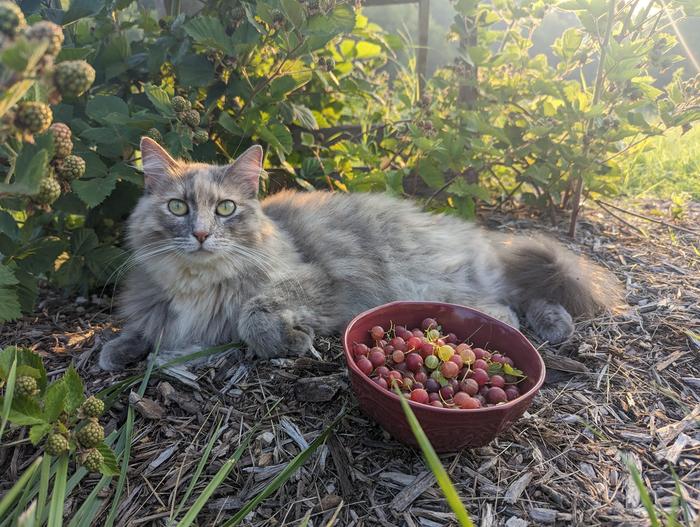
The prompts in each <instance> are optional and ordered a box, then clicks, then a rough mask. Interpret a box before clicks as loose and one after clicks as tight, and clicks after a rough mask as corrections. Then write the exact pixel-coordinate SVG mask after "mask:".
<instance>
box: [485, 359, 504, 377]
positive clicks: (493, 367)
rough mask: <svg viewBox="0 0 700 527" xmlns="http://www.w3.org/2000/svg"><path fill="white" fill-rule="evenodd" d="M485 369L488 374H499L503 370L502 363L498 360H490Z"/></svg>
mask: <svg viewBox="0 0 700 527" xmlns="http://www.w3.org/2000/svg"><path fill="white" fill-rule="evenodd" d="M486 371H487V372H488V374H489V375H496V374H500V373H501V372H502V371H503V364H501V363H500V362H492V363H491V364H489V367H488V369H487V370H486Z"/></svg>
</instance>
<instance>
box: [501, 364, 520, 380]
mask: <svg viewBox="0 0 700 527" xmlns="http://www.w3.org/2000/svg"><path fill="white" fill-rule="evenodd" d="M503 373H505V374H506V375H512V376H513V377H525V374H524V373H523V372H522V371H521V370H519V369H518V368H514V367H513V366H511V365H510V364H508V363H504V364H503Z"/></svg>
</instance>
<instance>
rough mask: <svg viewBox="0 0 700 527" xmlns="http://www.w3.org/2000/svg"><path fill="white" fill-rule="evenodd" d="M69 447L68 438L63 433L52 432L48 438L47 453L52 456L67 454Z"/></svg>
mask: <svg viewBox="0 0 700 527" xmlns="http://www.w3.org/2000/svg"><path fill="white" fill-rule="evenodd" d="M68 448H69V445H68V440H67V439H66V438H65V437H64V436H62V435H61V434H51V435H50V436H49V438H48V439H47V440H46V453H47V454H49V455H50V456H60V455H61V454H65V453H66V452H68Z"/></svg>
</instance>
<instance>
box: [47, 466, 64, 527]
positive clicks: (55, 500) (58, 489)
mask: <svg viewBox="0 0 700 527" xmlns="http://www.w3.org/2000/svg"><path fill="white" fill-rule="evenodd" d="M67 480H68V455H66V454H63V455H62V456H59V458H58V462H57V464H56V475H55V476H54V480H53V490H52V491H51V505H50V506H49V520H48V523H47V524H46V527H61V526H62V525H63V506H64V505H65V504H64V501H65V499H66V483H67Z"/></svg>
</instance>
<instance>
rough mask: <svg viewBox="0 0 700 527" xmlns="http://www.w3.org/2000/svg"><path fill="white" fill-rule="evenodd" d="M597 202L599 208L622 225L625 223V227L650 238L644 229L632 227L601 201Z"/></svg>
mask: <svg viewBox="0 0 700 527" xmlns="http://www.w3.org/2000/svg"><path fill="white" fill-rule="evenodd" d="M595 202H596V203H597V204H598V206H599V207H600V208H601V209H603V210H604V211H605V212H607V213H608V214H610V215H611V216H612V217H613V218H615V219H617V220H619V221H621V222H622V223H624V224H625V225H627V226H628V227H629V228H630V229H633V230H635V231H637V232H638V233H639V234H641V235H642V236H644V237H645V238H648V237H649V235H648V234H647V233H646V232H644V231H643V230H642V229H640V228H639V227H637V226H636V225H632V224H631V223H630V222H628V221H627V220H625V219H624V218H621V217H620V216H618V215H617V214H615V213H614V212H613V211H611V210H610V209H609V208H607V207H606V206H605V205H603V204H602V203H601V202H600V201H598V200H595Z"/></svg>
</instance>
